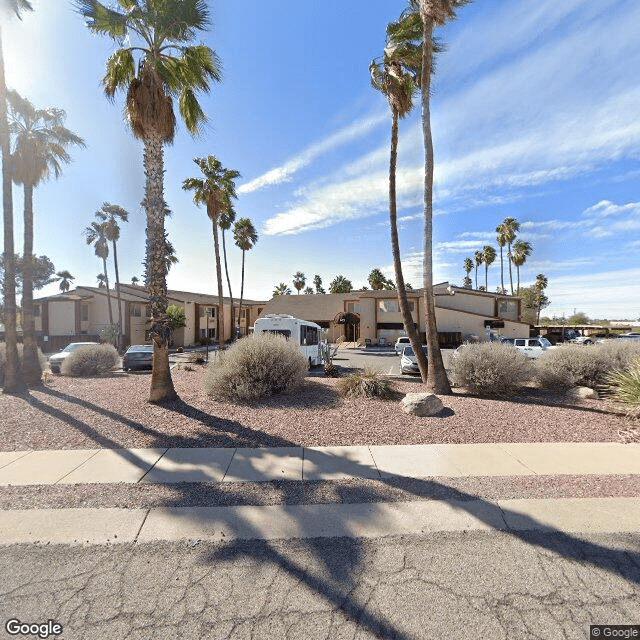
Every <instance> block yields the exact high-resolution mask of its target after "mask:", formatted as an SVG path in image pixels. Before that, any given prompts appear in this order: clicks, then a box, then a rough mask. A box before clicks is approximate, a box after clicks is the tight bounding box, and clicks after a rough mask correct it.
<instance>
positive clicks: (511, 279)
mask: <svg viewBox="0 0 640 640" xmlns="http://www.w3.org/2000/svg"><path fill="white" fill-rule="evenodd" d="M507 259H508V260H509V283H510V285H511V295H513V274H512V272H511V243H509V250H508V251H507Z"/></svg>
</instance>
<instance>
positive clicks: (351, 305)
mask: <svg viewBox="0 0 640 640" xmlns="http://www.w3.org/2000/svg"><path fill="white" fill-rule="evenodd" d="M346 308H347V313H360V303H359V302H347V303H346Z"/></svg>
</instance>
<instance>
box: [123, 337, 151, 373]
mask: <svg viewBox="0 0 640 640" xmlns="http://www.w3.org/2000/svg"><path fill="white" fill-rule="evenodd" d="M151 368H153V345H152V344H134V345H131V346H130V347H129V348H128V349H127V351H126V352H125V354H124V356H122V370H123V371H135V370H137V369H151Z"/></svg>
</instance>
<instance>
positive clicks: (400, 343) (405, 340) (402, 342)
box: [395, 336, 411, 356]
mask: <svg viewBox="0 0 640 640" xmlns="http://www.w3.org/2000/svg"><path fill="white" fill-rule="evenodd" d="M410 344H411V341H410V340H409V337H408V336H402V337H400V338H398V339H397V340H396V346H395V350H396V355H398V356H399V355H400V354H401V353H402V350H403V349H404V348H405V347H406V346H408V345H410Z"/></svg>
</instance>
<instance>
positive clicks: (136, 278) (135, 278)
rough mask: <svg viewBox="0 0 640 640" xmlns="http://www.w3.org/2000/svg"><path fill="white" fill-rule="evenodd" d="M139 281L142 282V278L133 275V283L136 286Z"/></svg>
mask: <svg viewBox="0 0 640 640" xmlns="http://www.w3.org/2000/svg"><path fill="white" fill-rule="evenodd" d="M138 282H140V278H138V276H133V277H132V278H131V284H132V285H133V286H134V287H135V286H136V285H137V284H138Z"/></svg>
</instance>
